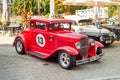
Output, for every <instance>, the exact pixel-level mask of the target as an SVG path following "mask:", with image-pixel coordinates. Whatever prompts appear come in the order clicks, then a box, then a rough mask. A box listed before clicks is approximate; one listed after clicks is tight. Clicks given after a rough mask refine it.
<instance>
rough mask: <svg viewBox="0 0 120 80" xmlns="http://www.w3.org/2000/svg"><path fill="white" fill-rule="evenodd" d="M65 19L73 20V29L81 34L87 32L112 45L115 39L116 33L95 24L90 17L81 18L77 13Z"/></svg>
mask: <svg viewBox="0 0 120 80" xmlns="http://www.w3.org/2000/svg"><path fill="white" fill-rule="evenodd" d="M64 18H65V19H68V20H72V21H73V23H72V25H71V27H72V31H74V32H76V33H80V34H85V35H87V36H89V37H91V38H93V39H95V40H97V41H100V42H101V43H103V44H104V45H110V44H112V43H113V42H114V40H115V34H114V33H113V32H111V31H109V30H108V29H105V28H101V27H99V26H95V25H94V23H93V21H92V20H91V19H89V18H85V17H84V18H81V17H79V16H76V15H70V16H64Z"/></svg>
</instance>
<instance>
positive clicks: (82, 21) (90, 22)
mask: <svg viewBox="0 0 120 80" xmlns="http://www.w3.org/2000/svg"><path fill="white" fill-rule="evenodd" d="M78 24H79V25H80V26H86V25H93V23H92V20H80V21H78Z"/></svg>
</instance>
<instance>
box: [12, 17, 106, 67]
mask: <svg viewBox="0 0 120 80" xmlns="http://www.w3.org/2000/svg"><path fill="white" fill-rule="evenodd" d="M71 23H72V21H70V20H63V19H45V18H33V19H31V20H30V23H29V29H27V30H24V31H22V32H21V34H19V35H18V36H16V38H15V40H14V43H13V45H14V46H15V49H16V51H17V53H18V54H25V53H26V54H30V55H32V56H35V57H38V58H41V59H46V58H49V57H52V56H56V57H57V59H58V62H59V64H60V66H61V67H62V68H64V69H71V68H72V67H74V66H75V65H79V64H84V63H87V62H93V61H95V60H98V59H100V58H101V56H102V48H103V47H104V46H103V45H102V44H101V43H100V42H97V41H94V40H93V39H91V38H88V37H87V36H86V35H83V34H77V33H72V32H71Z"/></svg>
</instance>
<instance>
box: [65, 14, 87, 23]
mask: <svg viewBox="0 0 120 80" xmlns="http://www.w3.org/2000/svg"><path fill="white" fill-rule="evenodd" d="M64 18H65V19H67V20H72V21H77V22H78V21H81V20H89V18H88V17H80V16H77V15H67V16H64Z"/></svg>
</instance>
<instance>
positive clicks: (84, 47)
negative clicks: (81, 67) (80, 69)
mask: <svg viewBox="0 0 120 80" xmlns="http://www.w3.org/2000/svg"><path fill="white" fill-rule="evenodd" d="M80 43H81V50H80V54H81V56H83V57H87V56H88V38H82V39H81V41H80Z"/></svg>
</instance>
